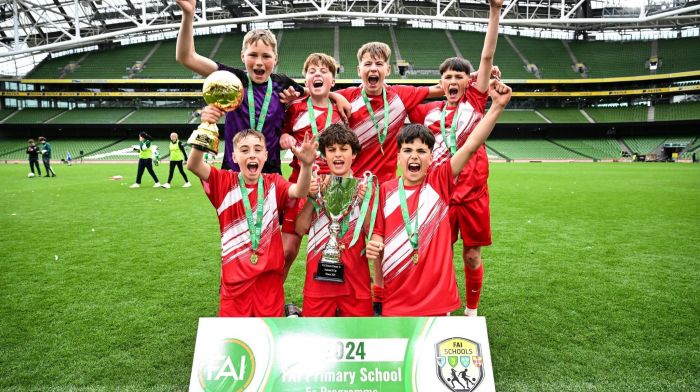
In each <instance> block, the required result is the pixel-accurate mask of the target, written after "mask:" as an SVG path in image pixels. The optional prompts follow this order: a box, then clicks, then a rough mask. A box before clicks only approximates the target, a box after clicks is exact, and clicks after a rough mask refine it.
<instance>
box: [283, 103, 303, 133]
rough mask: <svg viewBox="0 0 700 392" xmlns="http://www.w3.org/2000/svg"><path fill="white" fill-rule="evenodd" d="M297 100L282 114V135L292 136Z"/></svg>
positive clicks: (297, 106) (297, 109)
mask: <svg viewBox="0 0 700 392" xmlns="http://www.w3.org/2000/svg"><path fill="white" fill-rule="evenodd" d="M299 102H300V101H299V100H297V101H294V102H292V104H291V105H289V107H288V108H287V110H286V111H285V112H284V123H283V124H282V133H286V134H289V135H292V136H294V120H295V119H296V118H297V112H298V111H299Z"/></svg>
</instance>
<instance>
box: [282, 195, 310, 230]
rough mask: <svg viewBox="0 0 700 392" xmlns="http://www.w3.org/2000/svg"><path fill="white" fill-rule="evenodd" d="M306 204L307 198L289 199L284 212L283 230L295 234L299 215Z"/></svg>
mask: <svg viewBox="0 0 700 392" xmlns="http://www.w3.org/2000/svg"><path fill="white" fill-rule="evenodd" d="M304 205H306V199H291V198H290V199H289V200H288V201H287V205H286V206H285V208H284V212H283V215H284V217H283V220H284V221H283V222H282V232H283V233H289V234H295V233H296V230H295V226H296V223H297V216H298V215H299V212H301V209H302V208H304Z"/></svg>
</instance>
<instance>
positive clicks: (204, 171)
mask: <svg viewBox="0 0 700 392" xmlns="http://www.w3.org/2000/svg"><path fill="white" fill-rule="evenodd" d="M224 114H225V112H224V111H223V110H221V109H219V108H217V107H216V106H212V105H209V106H207V107H205V108H204V109H202V122H208V123H210V124H216V123H217V122H219V118H220V117H221V116H223V115H224ZM187 170H189V171H191V172H192V173H194V175H195V176H197V177H199V178H200V179H201V180H202V181H208V180H209V173H211V166H209V164H208V163H206V162H204V151H202V150H199V149H196V148H193V149H192V150H191V151H190V156H189V157H188V158H187Z"/></svg>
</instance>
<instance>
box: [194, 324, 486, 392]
mask: <svg viewBox="0 0 700 392" xmlns="http://www.w3.org/2000/svg"><path fill="white" fill-rule="evenodd" d="M189 388H190V391H217V392H218V391H292V392H293V391H303V392H350V391H352V392H360V391H362V392H365V391H402V392H404V391H431V392H433V391H455V392H466V391H469V392H476V391H478V392H482V391H495V386H494V380H493V371H492V368H491V354H490V351H489V344H488V335H487V331H486V321H485V319H484V318H483V317H425V318H422V317H416V318H402V317H386V318H202V319H200V321H199V329H198V331H197V344H196V347H195V352H194V360H193V365H192V373H191V378H190V387H189Z"/></svg>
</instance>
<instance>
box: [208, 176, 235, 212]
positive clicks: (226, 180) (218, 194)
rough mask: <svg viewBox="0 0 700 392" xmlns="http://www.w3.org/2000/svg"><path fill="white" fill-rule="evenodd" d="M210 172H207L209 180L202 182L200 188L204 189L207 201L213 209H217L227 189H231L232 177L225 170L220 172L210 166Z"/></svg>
mask: <svg viewBox="0 0 700 392" xmlns="http://www.w3.org/2000/svg"><path fill="white" fill-rule="evenodd" d="M210 167H211V171H210V172H209V179H207V181H202V187H203V188H204V193H205V194H206V195H207V197H208V198H209V201H210V202H211V204H212V205H213V206H214V208H219V206H220V205H221V203H222V201H223V200H224V197H225V196H226V193H227V192H228V190H229V189H231V188H232V187H233V185H234V184H233V177H234V176H232V175H231V172H229V171H227V170H220V169H217V168H215V167H214V166H210Z"/></svg>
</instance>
